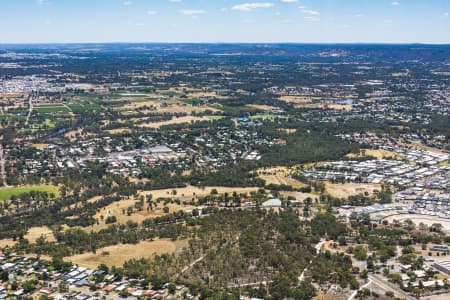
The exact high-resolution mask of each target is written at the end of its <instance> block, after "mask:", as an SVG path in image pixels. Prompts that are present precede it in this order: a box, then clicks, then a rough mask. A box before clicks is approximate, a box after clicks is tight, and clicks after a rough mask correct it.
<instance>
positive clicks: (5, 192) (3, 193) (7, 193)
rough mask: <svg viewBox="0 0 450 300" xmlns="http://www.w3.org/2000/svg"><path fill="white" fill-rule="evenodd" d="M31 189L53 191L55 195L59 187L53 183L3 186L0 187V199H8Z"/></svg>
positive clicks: (57, 193)
mask: <svg viewBox="0 0 450 300" xmlns="http://www.w3.org/2000/svg"><path fill="white" fill-rule="evenodd" d="M31 191H38V192H47V193H53V194H55V196H58V195H59V189H58V187H56V186H53V185H27V186H17V187H3V188H0V200H9V199H10V198H11V196H12V195H14V196H19V195H20V194H23V193H29V192H31Z"/></svg>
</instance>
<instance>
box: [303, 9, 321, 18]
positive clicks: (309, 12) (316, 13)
mask: <svg viewBox="0 0 450 300" xmlns="http://www.w3.org/2000/svg"><path fill="white" fill-rule="evenodd" d="M302 13H304V14H307V15H312V16H318V15H320V12H319V11H318V10H312V9H306V8H304V9H302Z"/></svg>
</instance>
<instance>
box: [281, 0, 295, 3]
mask: <svg viewBox="0 0 450 300" xmlns="http://www.w3.org/2000/svg"><path fill="white" fill-rule="evenodd" d="M281 2H283V3H297V2H298V0H281Z"/></svg>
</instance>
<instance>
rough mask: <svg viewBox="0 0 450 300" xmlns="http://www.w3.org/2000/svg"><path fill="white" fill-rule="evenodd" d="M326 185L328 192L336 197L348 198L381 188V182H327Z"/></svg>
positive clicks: (371, 192)
mask: <svg viewBox="0 0 450 300" xmlns="http://www.w3.org/2000/svg"><path fill="white" fill-rule="evenodd" d="M325 187H326V190H327V192H328V193H329V194H330V195H332V196H335V197H339V198H346V197H348V196H356V195H359V194H364V193H365V192H368V193H369V194H373V192H374V190H381V186H380V185H379V184H372V183H344V184H340V183H330V182H326V183H325Z"/></svg>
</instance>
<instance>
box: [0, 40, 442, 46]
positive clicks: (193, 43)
mask: <svg viewBox="0 0 450 300" xmlns="http://www.w3.org/2000/svg"><path fill="white" fill-rule="evenodd" d="M93 44H101V45H108V44H110V45H113V44H115V45H120V44H147V45H151V44H167V45H170V44H185V45H202V44H205V45H206V44H209V45H211V44H213V45H227V44H228V45H237V44H247V45H252V44H254V45H257V44H266V45H267V44H268V45H270V44H272V45H276V44H286V45H289V44H290V45H430V46H450V42H439V43H438V42H286V41H284V42H283V41H276V42H274V41H272V42H264V41H258V42H238V41H234V42H221V41H217V42H207V41H205V42H188V41H183V42H168V41H165V42H124V41H114V42H92V41H89V42H0V46H3V45H93Z"/></svg>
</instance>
